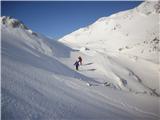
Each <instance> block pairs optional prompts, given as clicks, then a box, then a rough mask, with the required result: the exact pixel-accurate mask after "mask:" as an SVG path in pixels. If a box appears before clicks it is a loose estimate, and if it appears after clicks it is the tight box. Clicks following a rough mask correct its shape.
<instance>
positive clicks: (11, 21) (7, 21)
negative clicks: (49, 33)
mask: <svg viewBox="0 0 160 120" xmlns="http://www.w3.org/2000/svg"><path fill="white" fill-rule="evenodd" d="M0 19H1V24H2V25H5V26H7V27H11V28H20V29H23V30H26V31H28V32H29V33H31V34H32V35H35V36H37V33H35V32H33V31H32V30H30V29H29V28H28V27H27V26H26V25H24V24H23V22H22V21H19V20H17V19H15V18H13V17H11V16H2V17H1V18H0Z"/></svg>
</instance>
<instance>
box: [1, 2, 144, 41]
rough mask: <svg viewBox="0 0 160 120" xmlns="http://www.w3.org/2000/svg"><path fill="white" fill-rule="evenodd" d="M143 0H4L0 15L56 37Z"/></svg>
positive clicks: (131, 6)
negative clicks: (12, 18) (10, 17)
mask: <svg viewBox="0 0 160 120" xmlns="http://www.w3.org/2000/svg"><path fill="white" fill-rule="evenodd" d="M141 2H142V1H123V2H122V1H101V2H100V1H88V2H87V1H26V2H25V1H17V2H16V1H3V2H1V16H12V17H14V18H16V19H18V20H20V21H23V23H24V24H25V25H26V26H27V27H29V28H30V29H31V30H33V31H35V32H38V33H41V34H43V35H46V36H48V37H51V38H53V39H59V38H61V37H63V36H65V35H67V34H69V33H71V32H73V31H75V30H77V29H79V28H81V27H85V26H88V25H90V24H92V23H93V22H95V21H96V20H97V19H99V18H101V17H107V16H109V15H111V14H114V13H117V12H119V11H124V10H128V9H132V8H134V7H136V6H138V5H139V4H140V3H141Z"/></svg>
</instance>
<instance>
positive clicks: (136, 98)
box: [1, 2, 160, 120]
mask: <svg viewBox="0 0 160 120" xmlns="http://www.w3.org/2000/svg"><path fill="white" fill-rule="evenodd" d="M159 8H160V4H159V3H158V2H143V3H142V4H141V5H140V6H138V7H136V8H134V9H132V10H128V11H124V12H120V13H117V14H114V15H112V16H109V17H104V18H100V19H99V20H97V21H96V22H95V23H93V24H92V25H90V26H88V27H85V28H81V29H79V30H77V31H75V32H73V33H71V34H69V35H67V36H64V37H63V38H62V39H60V40H59V41H53V40H50V39H48V38H46V37H45V36H42V35H40V34H38V33H35V32H33V31H32V30H30V29H28V28H27V27H26V26H25V25H24V24H22V23H21V22H20V21H18V20H16V19H13V18H11V17H5V16H3V17H1V35H2V36H1V44H2V48H1V50H2V51H1V55H2V62H1V63H2V68H1V71H2V73H1V77H2V81H1V92H2V95H1V99H2V100H1V104H2V119H3V120H158V119H160V115H159V95H160V90H159V78H158V74H159V72H160V69H159V61H158V56H159V47H158V45H159V31H158V28H159V24H160V23H159V18H158V17H159V13H160V9H159ZM78 56H82V58H83V65H82V66H80V68H79V71H76V70H75V68H74V66H73V64H74V62H75V60H76V59H77V57H78Z"/></svg>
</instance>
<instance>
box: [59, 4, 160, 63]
mask: <svg viewBox="0 0 160 120" xmlns="http://www.w3.org/2000/svg"><path fill="white" fill-rule="evenodd" d="M159 15H160V2H156V1H155V2H151V1H150V2H143V3H142V4H141V5H139V6H138V7H136V8H134V9H131V10H127V11H122V12H119V13H116V14H113V15H111V16H109V17H103V18H100V19H98V20H97V21H96V22H94V23H93V24H91V25H89V26H87V27H84V28H80V29H79V30H77V31H75V32H73V33H71V34H68V35H66V36H64V37H63V38H61V39H60V40H59V41H61V42H63V43H65V44H66V45H69V46H73V47H78V48H81V47H83V48H84V47H85V48H88V49H94V50H97V51H103V52H106V51H115V52H120V53H126V54H130V55H135V56H139V57H143V58H144V59H147V60H151V61H153V62H155V63H158V55H157V53H158V51H160V49H159V48H158V46H159V36H160V32H159V28H160V22H159Z"/></svg>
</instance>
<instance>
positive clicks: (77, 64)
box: [74, 61, 79, 70]
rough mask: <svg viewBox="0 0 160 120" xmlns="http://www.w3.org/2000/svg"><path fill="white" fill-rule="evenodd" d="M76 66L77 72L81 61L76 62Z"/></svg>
mask: <svg viewBox="0 0 160 120" xmlns="http://www.w3.org/2000/svg"><path fill="white" fill-rule="evenodd" d="M74 65H75V66H76V70H78V67H79V61H76V62H75V63H74Z"/></svg>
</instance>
